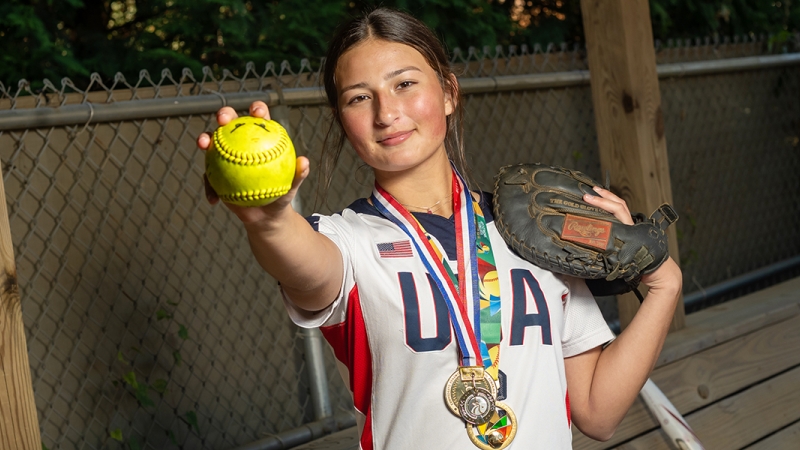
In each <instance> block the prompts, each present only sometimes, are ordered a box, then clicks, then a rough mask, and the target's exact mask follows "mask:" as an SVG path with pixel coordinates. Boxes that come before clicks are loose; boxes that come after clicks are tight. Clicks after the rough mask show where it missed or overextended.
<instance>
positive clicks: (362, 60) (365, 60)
mask: <svg viewBox="0 0 800 450" xmlns="http://www.w3.org/2000/svg"><path fill="white" fill-rule="evenodd" d="M407 66H414V67H417V68H418V69H420V70H421V71H423V72H425V73H428V74H433V75H435V73H434V72H433V69H432V68H431V67H430V65H429V64H428V62H427V61H426V60H425V57H424V56H422V53H420V52H419V51H417V50H416V49H415V48H414V47H411V46H410V45H406V44H401V43H399V42H389V41H384V40H380V39H369V40H366V41H364V42H362V43H360V44H358V45H356V46H354V47H352V48H350V49H349V50H347V51H346V52H344V53H343V54H342V56H341V57H340V58H339V61H338V62H337V64H336V70H335V71H334V73H335V75H336V85H337V89H338V88H340V87H341V86H346V85H350V84H352V83H359V82H362V81H366V80H368V79H370V78H372V77H383V76H384V75H386V74H388V73H390V72H392V71H394V70H396V69H398V68H402V67H407Z"/></svg>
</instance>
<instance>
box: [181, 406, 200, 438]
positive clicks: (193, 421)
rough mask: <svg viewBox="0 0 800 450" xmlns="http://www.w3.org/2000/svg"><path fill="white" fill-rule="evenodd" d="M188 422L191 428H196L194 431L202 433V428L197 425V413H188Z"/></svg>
mask: <svg viewBox="0 0 800 450" xmlns="http://www.w3.org/2000/svg"><path fill="white" fill-rule="evenodd" d="M184 416H186V421H187V422H188V423H189V425H190V426H192V427H194V429H195V430H196V431H197V432H198V433H200V426H199V425H198V424H197V413H196V412H194V411H188V412H187V413H186V414H184Z"/></svg>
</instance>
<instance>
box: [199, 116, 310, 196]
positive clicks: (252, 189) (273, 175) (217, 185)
mask: <svg viewBox="0 0 800 450" xmlns="http://www.w3.org/2000/svg"><path fill="white" fill-rule="evenodd" d="M296 159H297V157H296V156H295V151H294V145H292V141H291V140H290V139H289V135H288V134H287V133H286V130H285V129H284V128H283V127H282V126H281V125H280V124H279V123H278V122H275V121H272V120H266V119H262V118H259V117H250V116H245V117H240V118H238V119H235V120H232V121H231V122H230V123H229V124H227V125H225V126H223V127H219V128H217V131H215V132H214V136H213V138H212V140H211V147H210V148H209V149H208V151H207V152H206V176H207V177H208V182H209V183H210V184H211V187H212V188H214V190H215V191H216V192H217V195H218V196H219V198H220V200H222V201H224V202H226V203H231V204H234V205H239V206H263V205H266V204H269V203H272V202H273V201H275V200H276V199H277V198H279V197H281V196H283V195H285V194H286V193H287V192H289V189H290V188H291V186H292V180H293V179H294V172H295V164H296Z"/></svg>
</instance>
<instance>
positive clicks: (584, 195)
mask: <svg viewBox="0 0 800 450" xmlns="http://www.w3.org/2000/svg"><path fill="white" fill-rule="evenodd" d="M593 198H594V195H592V194H583V199H584V200H591V199H593Z"/></svg>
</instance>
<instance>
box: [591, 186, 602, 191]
mask: <svg viewBox="0 0 800 450" xmlns="http://www.w3.org/2000/svg"><path fill="white" fill-rule="evenodd" d="M592 189H594V191H595V192H600V191H602V190H603V188H601V187H600V186H595V187H593V188H592Z"/></svg>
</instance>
